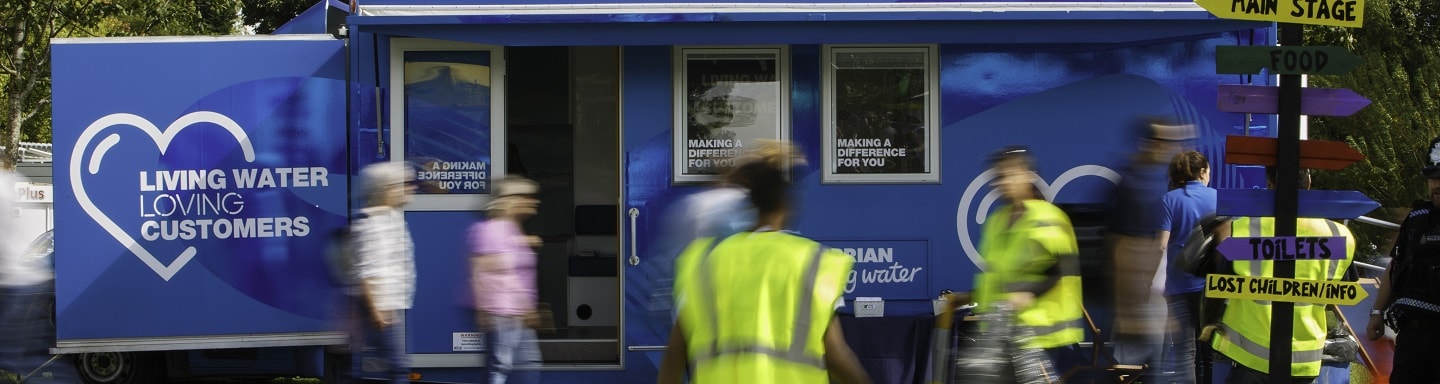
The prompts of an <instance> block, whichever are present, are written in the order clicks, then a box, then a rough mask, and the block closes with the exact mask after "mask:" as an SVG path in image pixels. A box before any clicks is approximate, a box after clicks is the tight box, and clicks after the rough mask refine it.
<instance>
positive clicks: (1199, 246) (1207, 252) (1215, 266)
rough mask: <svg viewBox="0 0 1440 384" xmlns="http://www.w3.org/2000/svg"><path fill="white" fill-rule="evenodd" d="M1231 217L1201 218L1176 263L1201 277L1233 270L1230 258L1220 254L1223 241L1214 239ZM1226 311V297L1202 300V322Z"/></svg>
mask: <svg viewBox="0 0 1440 384" xmlns="http://www.w3.org/2000/svg"><path fill="white" fill-rule="evenodd" d="M1232 220H1234V218H1233V217H1229V216H1214V215H1210V216H1205V217H1203V218H1201V219H1200V222H1199V224H1197V225H1196V226H1195V229H1192V230H1190V235H1189V236H1187V237H1186V239H1185V248H1183V249H1181V250H1180V255H1179V257H1176V258H1175V263H1176V264H1177V265H1176V266H1177V267H1180V270H1182V271H1185V272H1186V273H1189V274H1192V275H1195V276H1199V277H1202V278H1203V277H1205V275H1209V274H1222V275H1228V274H1234V273H1235V270H1234V268H1233V267H1232V265H1231V264H1230V261H1229V260H1225V259H1224V257H1222V256H1220V251H1218V250H1216V249H1215V248H1216V247H1217V246H1219V245H1220V244H1219V242H1218V241H1215V230H1216V229H1217V228H1218V227H1220V225H1222V224H1226V223H1229V222H1231V221H1232ZM1224 314H1225V299H1211V298H1205V299H1204V300H1201V301H1200V326H1202V327H1203V326H1205V325H1207V324H1213V323H1217V322H1219V321H1220V317H1221V316H1222V315H1224Z"/></svg>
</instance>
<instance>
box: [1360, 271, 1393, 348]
mask: <svg viewBox="0 0 1440 384" xmlns="http://www.w3.org/2000/svg"><path fill="white" fill-rule="evenodd" d="M1394 268H1395V261H1393V260H1392V261H1391V262H1390V265H1388V266H1386V267H1385V272H1383V273H1381V274H1380V289H1377V290H1376V292H1375V304H1374V306H1372V307H1371V308H1370V322H1369V324H1366V327H1365V330H1366V332H1365V336H1366V337H1369V338H1370V340H1377V339H1379V338H1380V336H1384V335H1385V307H1386V306H1388V305H1389V303H1390V271H1392V270H1393V269H1394ZM1376 311H1379V312H1378V313H1377V312H1376Z"/></svg>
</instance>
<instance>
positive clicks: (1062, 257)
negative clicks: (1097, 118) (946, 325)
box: [974, 146, 1085, 377]
mask: <svg viewBox="0 0 1440 384" xmlns="http://www.w3.org/2000/svg"><path fill="white" fill-rule="evenodd" d="M989 162H990V170H991V171H992V172H994V173H995V181H994V182H992V185H993V186H994V187H995V188H996V189H998V190H999V191H1000V194H1001V196H1002V198H1003V200H1004V204H1003V205H1001V206H1000V208H998V209H996V210H995V211H993V212H990V214H989V216H988V217H987V218H986V220H985V226H984V228H983V229H982V232H981V237H980V249H979V251H980V256H981V257H983V258H984V260H985V265H984V266H982V268H983V269H984V272H982V273H980V275H979V276H977V277H976V279H975V291H974V298H975V301H976V304H978V305H979V307H977V309H978V310H979V311H986V310H989V309H991V308H993V305H994V304H995V303H997V302H1002V301H1004V302H1009V303H1010V304H1011V305H1012V306H1013V307H1014V308H1016V309H1017V310H1018V311H1019V312H1018V319H1017V320H1018V321H1019V322H1020V324H1021V325H1024V326H1028V327H1031V329H1032V330H1033V331H1034V334H1035V337H1034V338H1033V339H1031V340H1030V342H1029V346H1030V347H1033V348H1041V349H1044V350H1045V352H1046V354H1047V355H1048V356H1049V357H1050V359H1051V363H1052V365H1053V366H1054V367H1055V370H1056V371H1057V372H1055V375H1054V376H1056V377H1058V376H1060V375H1062V374H1064V372H1065V371H1067V370H1069V369H1070V368H1071V367H1073V366H1075V365H1076V364H1077V363H1078V362H1079V358H1080V356H1079V349H1078V344H1079V343H1080V341H1081V340H1083V339H1084V338H1085V334H1084V331H1083V330H1081V328H1080V320H1081V318H1082V317H1083V316H1084V315H1083V310H1082V303H1081V287H1080V263H1079V259H1078V253H1079V245H1078V244H1077V243H1076V239H1075V230H1074V228H1073V227H1072V226H1071V224H1070V218H1069V216H1067V215H1066V214H1065V212H1064V211H1061V210H1060V208H1058V207H1056V206H1055V205H1054V204H1050V203H1049V202H1047V201H1045V200H1044V196H1043V195H1042V194H1041V193H1040V191H1039V190H1038V189H1037V187H1036V184H1035V182H1036V181H1037V180H1038V179H1039V176H1038V175H1036V173H1035V166H1034V164H1035V162H1034V159H1033V157H1032V155H1031V154H1030V151H1029V150H1028V149H1026V148H1024V147H1018V146H1017V147H1007V148H1005V149H1002V150H1001V151H999V152H997V153H995V154H993V155H991V157H990V160H989Z"/></svg>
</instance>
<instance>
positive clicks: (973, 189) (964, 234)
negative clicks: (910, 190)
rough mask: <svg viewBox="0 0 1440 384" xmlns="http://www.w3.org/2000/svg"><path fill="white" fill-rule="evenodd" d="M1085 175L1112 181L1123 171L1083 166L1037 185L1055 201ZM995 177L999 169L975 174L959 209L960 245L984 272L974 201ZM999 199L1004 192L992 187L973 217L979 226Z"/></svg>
mask: <svg viewBox="0 0 1440 384" xmlns="http://www.w3.org/2000/svg"><path fill="white" fill-rule="evenodd" d="M1082 176H1098V177H1103V178H1105V180H1110V182H1112V183H1119V182H1120V174H1119V173H1116V172H1115V171H1114V170H1111V169H1110V168H1106V167H1104V166H1099V165H1081V166H1078V167H1075V168H1070V170H1068V171H1065V173H1062V174H1060V176H1059V177H1056V178H1055V182H1054V183H1046V182H1045V180H1044V179H1041V178H1039V177H1036V178H1035V186H1037V187H1040V193H1043V194H1045V200H1046V201H1055V194H1056V193H1058V192H1060V190H1061V189H1062V188H1065V185H1066V184H1070V182H1071V181H1074V180H1075V179H1078V178H1080V177H1082ZM994 179H995V171H993V170H988V169H987V170H985V172H981V173H980V175H979V176H975V180H971V181H970V185H969V186H967V187H965V194H964V195H962V196H960V207H959V208H958V209H957V210H956V212H955V229H956V232H958V234H959V235H960V246H961V247H962V248H964V249H965V256H966V257H969V258H970V261H971V262H974V263H975V266H976V267H979V268H980V270H981V271H984V270H985V259H984V258H981V257H980V251H979V250H977V248H976V247H975V240H974V239H971V238H970V223H971V220H972V219H971V213H970V205H971V204H970V203H972V202H974V201H975V195H977V194H979V193H980V188H981V187H984V186H986V185H989V184H990V181H991V180H994ZM999 199H1000V191H999V190H996V189H991V190H990V192H989V193H986V194H985V197H983V198H981V199H980V204H979V205H978V206H976V207H975V208H976V209H975V213H974V218H973V220H974V221H973V222H974V224H975V225H984V224H985V217H986V216H988V215H989V214H990V207H992V206H994V205H995V201H996V200H999Z"/></svg>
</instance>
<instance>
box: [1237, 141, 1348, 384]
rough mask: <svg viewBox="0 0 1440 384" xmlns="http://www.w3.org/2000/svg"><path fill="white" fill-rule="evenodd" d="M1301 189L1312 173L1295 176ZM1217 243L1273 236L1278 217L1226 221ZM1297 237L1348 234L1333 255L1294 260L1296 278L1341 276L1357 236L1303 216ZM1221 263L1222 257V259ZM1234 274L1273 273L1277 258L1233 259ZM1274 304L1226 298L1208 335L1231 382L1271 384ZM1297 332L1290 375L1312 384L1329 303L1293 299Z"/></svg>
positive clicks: (1268, 171) (1292, 343)
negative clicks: (1228, 363)
mask: <svg viewBox="0 0 1440 384" xmlns="http://www.w3.org/2000/svg"><path fill="white" fill-rule="evenodd" d="M1266 176H1267V177H1268V178H1269V180H1268V181H1269V184H1270V186H1271V188H1274V184H1275V183H1274V181H1275V169H1274V168H1273V167H1271V168H1267V169H1266ZM1297 186H1298V188H1300V189H1310V174H1309V172H1308V171H1306V170H1301V172H1300V179H1299V180H1297ZM1215 233H1216V236H1215V243H1216V244H1219V243H1220V242H1222V241H1224V240H1225V239H1226V238H1228V237H1230V236H1235V237H1273V236H1275V218H1273V217H1240V218H1236V219H1234V220H1232V221H1230V222H1229V223H1227V224H1222V225H1221V226H1220V227H1218V228H1216V230H1215ZM1295 236H1317V237H1329V236H1340V237H1344V238H1345V245H1344V248H1343V249H1339V247H1335V248H1334V249H1333V251H1332V252H1335V253H1340V254H1339V255H1335V256H1336V257H1333V258H1331V259H1321V260H1296V261H1288V262H1293V263H1295V277H1294V278H1295V279H1297V280H1320V281H1325V280H1340V279H1342V278H1344V276H1345V271H1346V270H1347V269H1349V268H1350V262H1351V260H1352V259H1353V257H1354V256H1355V239H1354V236H1352V235H1351V234H1350V229H1348V228H1346V227H1345V226H1344V225H1341V224H1340V223H1336V222H1334V221H1330V220H1325V219H1311V218H1300V219H1297V220H1296V223H1295ZM1222 262H1223V261H1222ZM1231 266H1232V267H1231V268H1232V269H1233V271H1234V272H1233V273H1234V274H1235V275H1239V276H1260V277H1273V276H1275V274H1274V267H1275V262H1274V261H1235V262H1232V264H1231ZM1272 313H1273V312H1271V307H1270V302H1269V301H1262V300H1246V299H1226V300H1225V307H1224V312H1223V313H1222V314H1221V315H1220V323H1219V324H1214V327H1215V333H1214V334H1213V335H1211V336H1210V345H1211V347H1213V349H1214V351H1215V352H1216V353H1218V354H1220V355H1222V356H1224V357H1225V358H1227V359H1229V360H1230V361H1231V362H1233V363H1234V364H1233V366H1232V368H1231V369H1230V374H1229V376H1227V377H1226V378H1225V382H1226V383H1227V384H1236V383H1242V384H1243V383H1256V384H1259V383H1268V382H1270V380H1269V377H1268V375H1269V372H1270V345H1271V343H1270V342H1271V340H1272V338H1271V335H1270V321H1271V315H1272ZM1293 321H1294V328H1293V329H1294V335H1293V336H1291V337H1290V351H1291V352H1290V377H1291V378H1292V380H1293V382H1295V383H1312V382H1314V381H1315V378H1316V377H1317V376H1319V375H1320V366H1321V362H1320V359H1321V357H1322V355H1323V352H1324V349H1325V335H1326V327H1327V323H1326V318H1325V305H1323V304H1310V303H1295V316H1294V320H1293Z"/></svg>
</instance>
